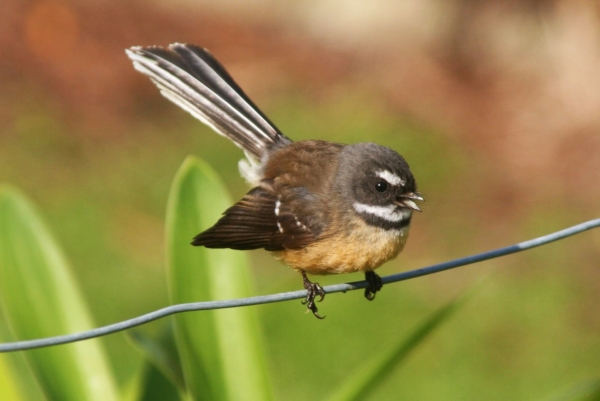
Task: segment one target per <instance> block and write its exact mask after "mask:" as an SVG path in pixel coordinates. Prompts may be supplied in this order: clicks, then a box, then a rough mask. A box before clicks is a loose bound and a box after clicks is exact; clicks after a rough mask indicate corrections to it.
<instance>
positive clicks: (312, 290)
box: [302, 272, 325, 319]
mask: <svg viewBox="0 0 600 401" xmlns="http://www.w3.org/2000/svg"><path fill="white" fill-rule="evenodd" d="M302 281H303V283H304V288H305V289H306V291H307V294H306V298H305V299H304V300H303V301H302V305H306V307H307V308H308V309H307V311H309V310H310V311H311V312H312V313H313V315H315V317H316V318H318V319H324V318H325V316H321V315H319V314H318V313H317V312H318V311H319V309H318V308H317V305H316V304H315V298H316V297H317V295H318V296H319V302H321V301H323V299H324V298H325V290H323V287H321V285H320V284H319V283H313V282H312V281H310V280H309V279H308V277H306V273H305V272H302Z"/></svg>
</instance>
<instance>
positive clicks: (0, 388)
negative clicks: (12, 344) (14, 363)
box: [0, 355, 26, 401]
mask: <svg viewBox="0 0 600 401" xmlns="http://www.w3.org/2000/svg"><path fill="white" fill-rule="evenodd" d="M8 359H9V357H8V355H0V400H14V401H25V400H26V398H25V396H24V394H22V393H21V390H20V389H19V386H18V385H17V378H16V377H15V374H14V373H15V372H13V369H12V367H11V366H10V365H11V364H10V362H9V360H8Z"/></svg>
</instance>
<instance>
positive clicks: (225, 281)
mask: <svg viewBox="0 0 600 401" xmlns="http://www.w3.org/2000/svg"><path fill="white" fill-rule="evenodd" d="M229 206H231V200H230V198H229V196H228V194H227V192H226V190H225V188H224V185H223V183H222V182H221V181H220V180H219V178H218V177H217V175H216V173H215V172H214V171H213V170H212V169H211V168H210V167H209V166H207V165H206V164H205V163H204V162H202V161H200V160H198V159H196V158H192V157H189V158H188V159H186V161H185V162H184V163H183V166H182V167H181V168H180V170H179V172H178V173H177V176H176V178H175V181H174V184H173V187H172V189H171V194H170V196H169V205H168V209H167V257H168V267H169V280H170V295H171V302H173V303H182V302H197V301H208V300H215V299H230V298H240V297H247V296H249V295H251V289H250V287H251V286H250V273H249V267H248V261H247V258H246V255H245V254H244V253H243V252H240V251H232V250H223V249H205V248H201V247H193V246H191V245H190V241H191V240H192V238H193V237H194V235H196V234H198V233H199V232H200V231H202V230H204V229H206V228H208V227H209V226H210V225H211V224H213V223H214V222H215V221H216V220H217V219H218V218H219V216H220V215H221V213H222V212H223V211H224V210H225V209H226V208H227V207H229ZM175 322H176V326H175V327H176V339H177V343H178V348H179V352H180V357H181V360H182V364H183V371H184V378H185V382H186V386H187V389H188V391H189V394H190V396H191V398H192V399H195V400H269V399H272V392H271V388H270V384H269V379H268V376H267V370H266V363H265V359H264V352H263V349H262V347H261V345H262V341H261V337H260V333H259V329H258V324H257V320H256V316H255V310H254V309H253V308H233V309H227V310H218V311H203V312H195V313H189V314H185V315H180V316H177V317H176V318H175Z"/></svg>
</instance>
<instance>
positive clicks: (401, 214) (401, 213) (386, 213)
mask: <svg viewBox="0 0 600 401" xmlns="http://www.w3.org/2000/svg"><path fill="white" fill-rule="evenodd" d="M352 207H353V208H354V210H356V211H357V212H358V213H367V214H372V215H373V216H377V217H379V218H380V219H383V220H387V221H392V222H399V221H402V220H405V219H407V218H409V217H410V216H411V214H412V211H411V210H407V209H400V210H397V209H396V207H395V206H394V205H388V206H373V205H365V204H364V203H359V202H354V203H353V204H352Z"/></svg>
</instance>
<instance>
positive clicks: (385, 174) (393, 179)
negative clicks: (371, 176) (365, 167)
mask: <svg viewBox="0 0 600 401" xmlns="http://www.w3.org/2000/svg"><path fill="white" fill-rule="evenodd" d="M375 174H376V175H377V176H378V177H380V178H383V179H384V180H386V181H387V182H389V183H390V184H392V185H404V180H403V179H402V178H400V177H398V176H397V175H396V174H394V173H392V172H391V171H388V170H380V171H376V172H375Z"/></svg>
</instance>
